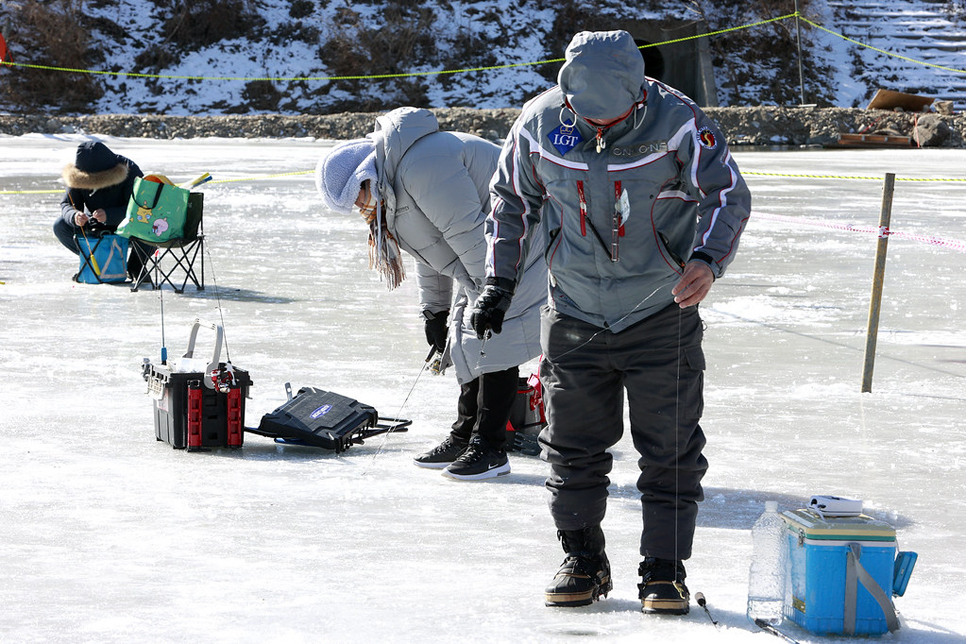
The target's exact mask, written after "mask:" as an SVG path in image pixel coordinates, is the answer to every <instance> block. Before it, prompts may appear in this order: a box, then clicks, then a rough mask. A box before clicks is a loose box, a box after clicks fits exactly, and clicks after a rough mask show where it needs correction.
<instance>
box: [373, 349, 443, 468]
mask: <svg viewBox="0 0 966 644" xmlns="http://www.w3.org/2000/svg"><path fill="white" fill-rule="evenodd" d="M434 353H436V347H435V346H434V347H431V348H430V350H429V355H428V356H426V360H424V361H423V366H422V367H420V368H419V373H417V374H416V379H415V380H413V386H412V387H410V388H409V393H407V394H406V397H405V398H404V399H403V401H402V404H401V405H399V410H398V411H396V415H395V417H394V418H393V419H392V420H395V421H396V424H395V425H393V426H391V427H390V428H389V430H388V431H387V432H386V433H385V435H384V436H383V437H382V441H381V442H380V443H379V447H377V448H376V451H375V452H374V453H373V454H372V458H370V459H369V464H368V465H367V466H366V469H364V470H362V473H361V474H359V476H365V475H366V474H368V473H369V468H370V467H372V464H373V463H374V462H375V461H376V457H377V456H379V454H380V453H382V449H383V447H385V446H386V443H387V442H389V435H390V434H391V433H392V432H393V430H394V429H396V428H397V427H399V426H400V425H401V424H402V423H403V422H404V421H402V420H400V414H402V410H403V408H404V407H405V406H406V403H408V402H409V397H410V396H412V395H413V391H415V389H416V383H418V382H419V377H420V376H422V375H423V372H424V371H426V366H427V365H428V364H429V361H430V360H432V358H433V354H434Z"/></svg>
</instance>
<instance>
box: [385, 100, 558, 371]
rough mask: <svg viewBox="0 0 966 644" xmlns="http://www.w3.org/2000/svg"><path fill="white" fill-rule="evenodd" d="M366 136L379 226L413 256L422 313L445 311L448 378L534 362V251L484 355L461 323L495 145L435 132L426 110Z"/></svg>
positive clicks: (474, 282) (478, 254) (476, 271)
mask: <svg viewBox="0 0 966 644" xmlns="http://www.w3.org/2000/svg"><path fill="white" fill-rule="evenodd" d="M369 138H371V139H373V140H374V141H375V143H376V172H377V174H378V181H377V183H378V190H379V195H380V197H381V199H382V200H383V203H384V204H385V207H386V224H387V226H388V228H389V231H390V232H391V233H392V234H393V236H395V238H396V240H397V241H398V242H399V245H400V247H401V248H403V249H404V250H406V251H407V252H408V253H410V254H411V255H412V256H413V257H415V258H416V271H417V284H418V286H419V297H420V305H421V307H422V310H423V311H427V310H428V311H431V312H433V313H437V312H439V311H442V310H446V309H450V310H451V317H450V335H449V339H448V345H447V352H446V353H447V354H448V358H449V360H450V361H451V362H452V364H453V365H455V367H456V376H457V380H458V381H459V382H460V383H465V382H468V381H470V380H472V379H474V378H477V377H479V376H480V375H481V374H483V373H490V372H494V371H502V370H504V369H509V368H510V367H514V366H517V365H520V364H523V363H524V362H527V361H528V360H531V359H533V358H535V357H536V356H538V355H539V354H540V306H541V305H542V304H544V303H546V301H547V286H546V264H545V263H544V260H543V257H542V256H541V254H540V253H535V257H532V258H530V260H529V261H525V262H524V265H525V269H524V270H522V271H521V280H520V286H519V287H518V289H517V295H518V297H516V298H514V302H513V305H512V306H511V307H510V310H509V311H508V312H507V316H506V322H505V323H504V329H503V332H502V333H500V334H498V335H496V336H494V337H493V338H492V339H491V340H489V341H488V342H487V344H486V355H485V356H481V355H480V342H479V341H478V340H477V338H476V334H475V333H474V331H473V330H472V327H470V326H469V317H470V315H469V313H470V312H469V311H468V310H467V304H472V302H473V301H475V299H476V297H477V295H479V292H480V289H481V286H482V284H483V280H484V265H485V257H486V242H485V239H484V221H485V218H486V214H487V213H488V212H489V206H490V199H489V197H490V193H489V185H490V180H491V178H492V176H493V173H494V171H495V170H496V166H497V161H498V158H499V154H500V148H499V146H497V145H494V144H493V143H490V142H488V141H485V140H484V139H481V138H479V137H476V136H473V135H470V134H464V133H460V132H441V131H439V123H438V122H437V120H436V117H435V116H434V115H433V114H432V112H429V111H428V110H424V109H415V108H409V107H403V108H398V109H395V110H393V111H391V112H389V113H388V114H385V115H383V116H380V117H378V118H377V119H376V128H375V131H374V132H373V133H371V134H369ZM454 286H455V288H454Z"/></svg>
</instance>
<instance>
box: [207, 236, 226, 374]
mask: <svg viewBox="0 0 966 644" xmlns="http://www.w3.org/2000/svg"><path fill="white" fill-rule="evenodd" d="M205 253H206V254H207V255H208V267H209V270H210V271H211V282H212V284H214V287H215V308H216V309H218V319H219V320H221V331H222V340H224V342H225V362H227V363H228V364H231V349H230V348H229V346H228V330H227V327H226V326H225V312H224V310H223V309H222V308H221V289H219V288H218V276H217V275H215V263H214V262H213V261H212V260H211V249H210V248H209V247H208V245H207V244H205Z"/></svg>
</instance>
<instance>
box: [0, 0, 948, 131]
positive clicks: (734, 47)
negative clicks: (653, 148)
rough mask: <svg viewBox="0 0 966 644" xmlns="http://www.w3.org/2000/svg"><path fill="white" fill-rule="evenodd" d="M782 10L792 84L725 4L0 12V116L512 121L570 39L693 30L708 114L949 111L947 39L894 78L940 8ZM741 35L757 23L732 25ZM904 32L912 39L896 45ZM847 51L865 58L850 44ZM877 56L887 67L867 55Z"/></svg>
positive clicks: (204, 0)
mask: <svg viewBox="0 0 966 644" xmlns="http://www.w3.org/2000/svg"><path fill="white" fill-rule="evenodd" d="M798 5H799V7H800V8H801V11H802V15H803V16H805V17H806V18H808V19H809V22H802V23H801V27H802V29H801V36H802V41H803V43H802V44H803V48H804V55H803V62H804V64H803V69H802V78H803V79H804V82H803V85H800V78H799V70H798V56H797V38H798V31H797V29H796V21H795V20H794V18H791V17H789V16H790V15H791V14H792V13H793V8H792V7H793V3H792V2H790V1H788V0H762V1H761V2H757V3H754V8H753V9H749V3H747V2H740V1H738V0H726V1H722V2H710V1H708V0H677V1H675V2H667V1H662V0H642V2H639V3H637V5H636V6H635V7H634V8H633V10H631V9H630V8H629V6H628V3H626V2H620V1H617V0H557V1H551V0H480V1H475V2H474V1H459V0H454V1H440V2H424V3H419V4H416V3H412V2H404V1H402V0H389V1H377V0H355V1H354V2H352V3H349V2H345V1H340V0H315V1H312V0H195V1H193V2H181V3H170V2H166V1H164V0H139V1H138V2H135V1H134V0H117V1H114V2H106V1H104V0H86V1H84V0H58V1H55V2H47V3H43V2H39V0H24V1H23V2H8V3H3V4H2V5H0V26H2V27H3V33H4V35H5V36H6V38H7V41H8V45H9V47H10V51H11V53H12V55H13V60H14V63H18V64H21V65H32V66H33V67H19V66H17V67H12V68H9V69H0V75H4V76H8V82H6V83H2V84H0V110H4V111H8V112H12V113H23V112H28V111H31V110H32V109H36V108H49V109H50V110H52V111H55V112H60V113H65V114H87V113H98V114H167V115H219V114H222V115H223V114H330V113H336V112H341V111H372V110H379V109H386V108H387V107H392V106H395V105H402V104H408V105H418V106H426V107H474V108H484V109H498V108H505V107H518V106H520V105H521V104H522V103H523V102H524V100H526V99H527V98H529V97H531V96H533V95H535V94H536V93H538V92H539V91H541V90H542V89H543V88H545V87H546V86H548V85H549V84H551V83H552V82H553V78H554V76H555V71H556V69H557V63H554V62H551V63H548V64H532V63H535V62H538V61H547V60H551V61H552V60H555V59H558V58H559V57H560V56H561V55H562V52H563V48H564V46H565V44H566V42H567V40H568V39H569V37H570V35H571V34H572V33H574V32H575V31H578V30H580V29H587V28H590V29H604V28H615V27H619V26H620V25H621V24H623V23H626V21H628V20H637V21H641V20H644V21H647V20H655V21H657V20H677V21H694V20H700V21H704V23H706V24H707V26H708V29H709V30H710V31H711V32H712V34H713V35H710V36H707V38H708V41H709V46H710V50H711V54H712V58H713V63H714V67H715V76H716V80H717V84H718V102H719V105H721V106H746V105H794V104H798V103H800V102H801V100H800V99H801V96H802V95H803V96H804V99H805V102H806V103H815V104H818V105H820V106H836V107H855V106H864V105H865V104H866V102H867V101H868V98H869V97H870V96H871V94H872V93H873V92H874V91H875V89H876V88H877V87H879V86H883V87H887V88H890V89H897V90H900V91H921V92H922V93H924V94H929V93H930V92H934V93H935V95H937V96H943V97H946V95H950V96H951V97H952V98H953V99H954V100H955V101H956V102H957V107H962V106H963V104H964V103H966V100H964V97H966V90H964V92H963V93H962V95H960V94H958V93H956V92H955V91H952V90H950V88H954V89H955V88H958V87H960V85H963V84H964V82H963V79H964V78H966V74H963V73H958V72H957V71H956V70H957V69H958V68H966V62H964V63H963V64H959V62H958V61H961V60H963V58H964V56H966V55H964V54H961V53H959V52H960V51H961V49H962V48H959V49H956V47H955V38H957V37H959V35H960V34H961V30H959V31H957V30H953V29H951V28H945V29H944V33H947V34H951V35H948V37H946V40H945V41H944V42H946V44H947V46H948V47H949V49H950V50H949V52H947V55H946V56H945V57H942V58H936V56H934V55H932V54H929V56H932V59H933V60H939V61H941V62H942V63H944V65H942V67H947V68H946V69H940V68H939V67H928V66H923V65H921V64H918V63H915V62H910V61H912V60H918V58H917V57H928V56H926V54H927V53H928V52H926V53H924V52H923V51H921V50H919V49H917V47H918V45H919V44H921V43H922V42H925V41H926V40H931V42H933V43H935V42H936V37H935V36H929V38H927V36H928V34H929V33H931V32H932V31H934V30H935V28H936V25H937V24H939V25H940V26H941V25H947V27H948V25H953V24H961V14H962V13H963V11H966V9H964V8H962V7H961V6H960V5H958V4H957V3H950V2H943V3H942V4H941V5H940V4H937V3H936V2H930V0H915V2H906V1H905V0H865V1H863V2H856V3H844V2H839V1H836V0H799V1H798ZM912 5H915V7H912ZM911 8H916V9H917V11H911V10H910V9H911ZM927 9H928V10H929V11H927ZM752 10H753V11H755V12H757V13H749V11H752ZM942 20H945V21H946V22H944V23H943V22H941V21H942ZM957 20H958V21H959V22H956V21H957ZM937 21H940V22H937ZM753 23H760V24H757V25H756V26H751V27H748V26H747V25H750V24H753ZM813 25H818V26H819V27H821V28H818V27H815V26H813ZM890 25H895V27H894V28H893V27H890ZM742 27H744V28H742ZM823 28H824V29H823ZM826 29H827V30H826ZM843 29H844V31H843ZM917 30H918V31H917ZM910 31H911V32H915V33H919V34H920V35H921V36H922V37H921V38H918V39H916V38H909V37H903V38H899V37H898V36H899V35H900V34H905V33H906V32H910ZM85 36H86V37H85ZM842 36H846V37H848V38H852V39H853V40H852V41H849V40H846V39H845V38H843V37H842ZM864 40H865V41H869V42H870V43H874V46H876V47H877V48H879V49H881V50H882V51H875V50H873V49H869V48H867V47H861V46H859V45H857V44H856V43H857V42H863V41H864ZM950 43H952V44H950ZM889 49H891V50H893V51H892V53H895V54H897V55H902V56H905V58H896V57H894V56H889V55H887V54H886V53H883V52H885V51H887V50H889ZM907 59H909V60H907ZM934 64H938V63H934ZM508 65H509V67H507V66H508ZM953 65H958V67H955V66H953ZM49 67H55V68H59V69H58V70H50V69H48V68H49ZM63 69H84V70H92V71H96V72H98V73H96V74H78V73H73V72H65V71H62V70H63ZM441 71H445V72H446V73H439V72H441ZM450 72H454V73H450ZM386 75H389V76H391V77H390V78H385V76H386ZM380 77H381V78H380ZM334 78H337V80H336V79H334ZM943 92H946V95H944V94H943ZM952 94H955V96H952Z"/></svg>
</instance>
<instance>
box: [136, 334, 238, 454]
mask: <svg viewBox="0 0 966 644" xmlns="http://www.w3.org/2000/svg"><path fill="white" fill-rule="evenodd" d="M202 326H205V327H207V328H210V329H211V330H212V331H214V332H215V341H214V350H213V356H212V358H211V361H210V362H209V361H205V360H204V359H198V358H195V357H194V351H195V342H196V340H197V338H198V331H199V329H200V328H201V327H202ZM223 341H224V329H223V328H222V327H221V326H219V325H216V324H202V322H201V321H199V320H195V321H194V324H193V325H192V327H191V335H190V337H189V340H188V350H187V351H186V352H185V354H184V355H183V356H182V357H181V358H179V359H176V360H175V361H174V364H173V365H169V364H165V363H162V364H160V365H154V364H151V362H150V360H148V359H147V358H145V360H144V364H143V367H142V371H143V373H142V375H143V376H144V379H145V380H146V381H147V383H148V394H149V395H150V396H151V398H152V399H153V402H154V405H153V406H154V430H155V437H156V438H157V440H159V441H164V442H166V443H167V444H169V445H171V447H173V448H175V449H187V450H188V451H189V452H190V451H198V450H205V449H209V448H213V447H230V448H238V447H241V446H242V442H243V440H244V434H243V431H244V428H245V399H246V398H248V390H249V387H251V385H252V381H251V378H250V377H249V375H248V372H247V371H245V370H244V369H239V368H237V367H235V366H233V365H232V364H231V363H230V362H221V346H222V343H223Z"/></svg>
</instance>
